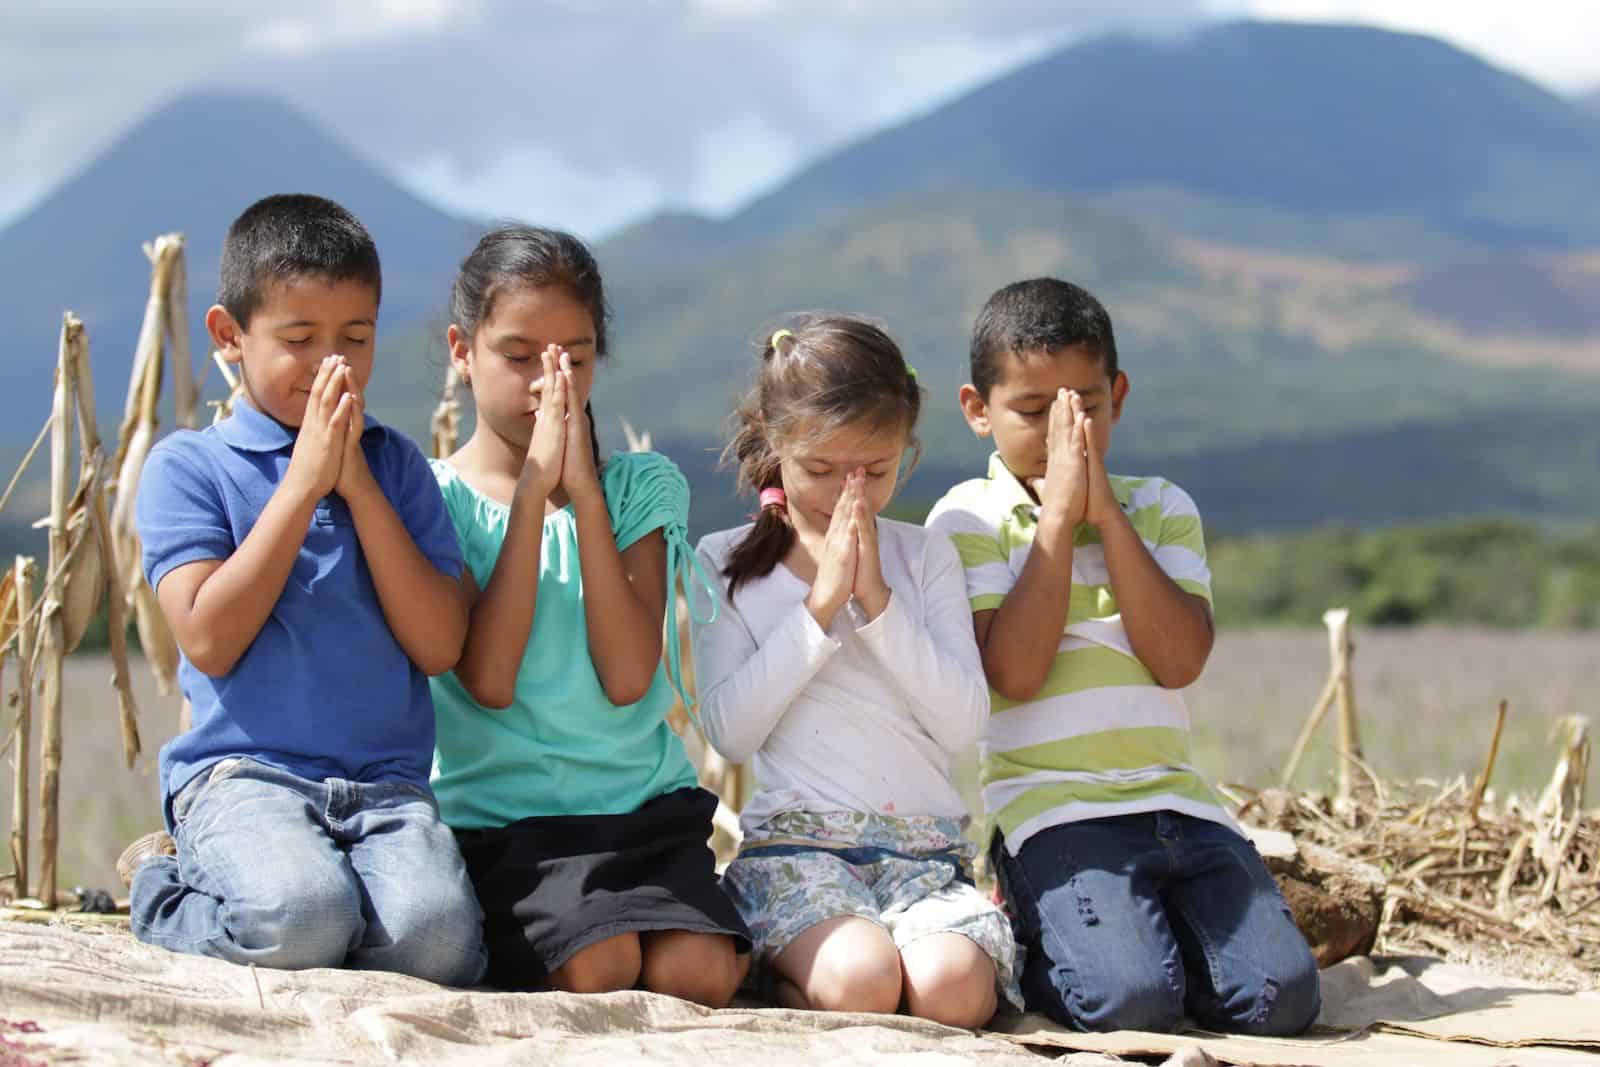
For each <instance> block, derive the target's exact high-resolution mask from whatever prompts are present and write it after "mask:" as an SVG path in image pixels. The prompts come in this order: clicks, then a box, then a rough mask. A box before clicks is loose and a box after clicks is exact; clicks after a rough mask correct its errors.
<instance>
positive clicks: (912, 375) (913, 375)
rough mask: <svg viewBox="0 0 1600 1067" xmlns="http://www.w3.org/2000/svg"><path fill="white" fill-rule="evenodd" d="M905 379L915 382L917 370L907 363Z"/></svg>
mask: <svg viewBox="0 0 1600 1067" xmlns="http://www.w3.org/2000/svg"><path fill="white" fill-rule="evenodd" d="M906 377H908V378H910V379H911V380H912V381H916V380H917V368H915V367H913V366H912V365H911V364H909V363H907V364H906Z"/></svg>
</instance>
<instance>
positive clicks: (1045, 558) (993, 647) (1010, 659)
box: [977, 512, 1076, 700]
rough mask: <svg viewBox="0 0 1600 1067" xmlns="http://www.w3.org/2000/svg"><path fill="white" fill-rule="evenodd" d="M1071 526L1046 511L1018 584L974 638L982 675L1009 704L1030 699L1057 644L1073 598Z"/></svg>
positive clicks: (1046, 672)
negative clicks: (984, 628)
mask: <svg viewBox="0 0 1600 1067" xmlns="http://www.w3.org/2000/svg"><path fill="white" fill-rule="evenodd" d="M1075 530H1076V526H1075V524H1073V523H1070V522H1066V521H1065V520H1058V519H1056V518H1055V517H1054V516H1052V515H1050V514H1049V513H1048V512H1045V513H1043V514H1041V515H1040V517H1039V528H1038V530H1037V531H1036V532H1035V535H1034V539H1033V545H1032V547H1031V548H1030V549H1029V550H1028V560H1027V562H1026V563H1024V564H1023V566H1022V574H1020V575H1019V576H1018V577H1017V582H1016V585H1015V586H1013V587H1012V589H1011V592H1010V593H1008V594H1007V595H1006V598H1005V600H1004V602H1002V603H1001V605H1000V607H999V608H997V609H996V610H995V612H994V614H993V616H991V617H990V619H989V623H988V628H987V630H982V631H981V632H979V633H978V635H977V636H978V647H979V648H980V649H981V650H982V652H983V672H984V674H985V675H987V676H988V679H989V684H990V685H991V686H993V687H994V690H995V692H997V693H999V694H1000V695H1001V696H1003V697H1006V698H1007V699H1009V700H1032V699H1033V698H1034V697H1035V696H1036V695H1038V692H1039V690H1040V689H1042V688H1043V687H1044V683H1045V679H1046V678H1047V677H1049V674H1050V666H1051V664H1053V663H1054V662H1055V658H1056V650H1057V649H1058V648H1059V647H1060V645H1061V631H1062V628H1063V627H1065V626H1066V623H1067V606H1068V603H1069V601H1070V598H1071V596H1072V537H1073V534H1074V532H1075Z"/></svg>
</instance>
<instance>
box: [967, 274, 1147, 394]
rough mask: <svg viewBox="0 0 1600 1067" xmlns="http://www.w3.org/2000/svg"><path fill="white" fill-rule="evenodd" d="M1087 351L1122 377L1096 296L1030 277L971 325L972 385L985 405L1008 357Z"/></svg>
mask: <svg viewBox="0 0 1600 1067" xmlns="http://www.w3.org/2000/svg"><path fill="white" fill-rule="evenodd" d="M1063 348H1084V349H1087V350H1088V351H1089V352H1091V353H1093V354H1094V355H1095V356H1098V357H1099V358H1100V360H1101V362H1103V363H1104V364H1105V368H1106V377H1108V378H1110V379H1112V380H1113V381H1114V380H1116V377H1117V340H1116V337H1115V336H1113V334H1112V332H1111V316H1110V315H1109V314H1108V313H1107V312H1106V309H1105V306H1104V305H1102V304H1101V303H1100V301H1098V300H1096V299H1095V298H1094V294H1093V293H1091V292H1089V291H1088V290H1087V289H1084V288H1082V287H1081V286H1077V285H1073V284H1072V283H1071V282H1064V281H1061V280H1060V279H1057V278H1030V279H1029V280H1027V281H1024V282H1013V283H1011V284H1010V285H1008V286H1006V287H1005V288H1004V289H1001V290H999V291H997V292H996V293H995V294H994V295H993V296H991V297H990V298H989V300H988V302H987V303H985V304H984V305H983V310H982V311H980V312H978V318H977V321H976V322H974V323H973V324H972V353H971V355H972V386H973V388H974V389H976V390H978V395H979V396H981V397H983V398H984V399H985V400H987V399H988V398H989V390H990V389H992V388H994V384H995V383H996V382H998V381H999V380H1000V370H1001V367H1000V358H1001V357H1002V356H1004V355H1006V354H1007V353H1014V354H1018V355H1020V354H1021V353H1023V352H1031V351H1038V350H1043V351H1045V352H1051V353H1055V352H1059V351H1060V350H1062V349H1063Z"/></svg>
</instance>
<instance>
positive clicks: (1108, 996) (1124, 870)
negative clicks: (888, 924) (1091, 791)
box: [994, 811, 1321, 1035]
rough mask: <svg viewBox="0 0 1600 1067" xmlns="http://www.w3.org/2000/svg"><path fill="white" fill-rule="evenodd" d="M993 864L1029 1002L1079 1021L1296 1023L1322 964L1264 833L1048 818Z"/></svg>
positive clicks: (1108, 1024) (1280, 1028)
mask: <svg viewBox="0 0 1600 1067" xmlns="http://www.w3.org/2000/svg"><path fill="white" fill-rule="evenodd" d="M995 842H996V843H995V847H994V866H995V870H996V873H997V876H998V877H999V880H1000V885H1001V890H1002V892H1003V893H1004V894H1005V898H1006V902H1007V904H1008V906H1009V908H1010V910H1011V912H1012V916H1013V920H1014V922H1015V924H1016V927H1017V942H1018V943H1019V944H1021V945H1023V946H1025V951H1026V953H1027V959H1026V961H1025V963H1024V967H1023V972H1022V992H1023V996H1024V998H1025V999H1026V1000H1027V1003H1028V1008H1029V1009H1030V1010H1032V1011H1040V1012H1044V1013H1045V1014H1046V1015H1048V1016H1050V1017H1051V1018H1052V1019H1055V1020H1056V1021H1057V1022H1059V1023H1061V1024H1063V1025H1065V1026H1071V1027H1074V1028H1076V1029H1079V1030H1157V1031H1170V1030H1173V1029H1175V1028H1176V1027H1177V1025H1178V1023H1179V1021H1180V1020H1181V1019H1182V1018H1183V1016H1184V1014H1185V1012H1187V1013H1188V1015H1189V1017H1190V1018H1192V1019H1193V1020H1194V1021H1195V1022H1197V1023H1198V1024H1199V1025H1201V1026H1202V1027H1204V1028H1206V1029H1210V1030H1225V1031H1232V1032H1236V1033H1247V1034H1272V1035H1285V1034H1297V1033H1300V1032H1301V1031H1303V1030H1305V1029H1306V1028H1307V1027H1308V1026H1310V1025H1311V1024H1312V1022H1314V1021H1315V1020H1316V1017H1317V1012H1318V1011H1319V1010H1320V1009H1321V991H1320V988H1319V986H1318V978H1317V965H1316V961H1315V960H1314V959H1313V958H1312V956H1311V950H1310V948H1309V947H1308V946H1307V945H1306V942H1305V938H1304V937H1302V936H1301V934H1300V931H1299V930H1298V929H1297V928H1296V926H1295V924H1294V919H1293V917H1292V916H1291V915H1290V913H1289V908H1288V905H1287V904H1285V903H1284V900H1283V895H1282V894H1281V893H1280V892H1279V891H1278V886H1277V883H1276V882H1274V881H1273V880H1272V875H1271V874H1269V873H1268V871H1267V868H1266V866H1265V864H1263V863H1262V862H1261V857H1260V856H1259V855H1257V854H1256V850H1255V847H1254V846H1253V845H1251V844H1250V842H1249V841H1247V840H1245V839H1244V838H1242V837H1240V836H1239V835H1238V834H1236V833H1234V832H1233V831H1232V830H1230V829H1228V828H1227V827H1225V826H1221V825H1218V824H1217V823H1214V822H1210V821H1207V820H1205V819H1197V818H1194V817H1192V816H1189V815H1182V814H1179V813H1177V812H1172V811H1163V812H1157V813H1154V814H1142V815H1123V816H1116V817H1113V818H1104V819H1091V820H1086V821H1083V822H1073V823H1065V824H1063V825H1060V826H1054V827H1051V828H1050V829H1047V830H1042V831H1040V832H1039V833H1037V834H1035V835H1034V836H1032V837H1030V838H1028V839H1027V840H1026V841H1025V842H1023V845H1022V849H1021V851H1020V855H1017V856H1012V855H1010V854H1009V853H1008V852H1007V851H1006V848H1005V844H1004V842H1003V841H1001V840H1000V838H999V835H998V834H997V835H996V837H995Z"/></svg>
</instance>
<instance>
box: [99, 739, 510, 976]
mask: <svg viewBox="0 0 1600 1067" xmlns="http://www.w3.org/2000/svg"><path fill="white" fill-rule="evenodd" d="M172 822H173V831H172V836H173V839H174V840H175V841H176V843H177V846H178V854H177V855H176V856H158V857H156V858H155V859H151V860H147V861H146V862H145V863H144V864H142V865H141V866H140V867H139V870H138V872H137V873H136V874H135V875H134V879H133V888H132V902H131V905H130V908H129V910H130V912H131V917H132V923H133V932H134V935H135V936H136V937H138V938H139V940H141V941H144V942H147V943H148V944H152V945H160V946H162V947H163V948H167V949H171V950H172V951H174V952H190V953H194V954H196V955H200V956H214V957H216V958H218V959H224V960H228V961H230V962H233V963H254V964H257V965H259V966H262V967H280V968H286V969H299V968H305V967H353V968H358V969H364V970H383V971H398V972H400V973H402V974H409V975H413V976H415V977H418V978H425V979H427V980H429V981H433V982H441V983H444V984H446V985H472V984H473V983H475V982H477V981H478V980H479V979H480V978H481V977H482V976H483V971H484V965H485V961H486V955H485V952H484V948H483V913H482V911H481V910H480V909H479V907H478V900H477V897H476V895H475V894H474V893H473V890H472V884H471V882H469V881H468V880H467V872H466V866H465V865H464V864H463V863H462V861H461V853H460V852H459V851H458V850H457V849H456V843H455V837H454V835H453V834H451V832H450V830H449V828H448V827H446V826H445V825H444V823H442V822H441V821H440V820H439V809H438V807H437V805H436V804H435V803H434V799H433V795H432V794H431V793H429V792H428V790H427V789H425V788H423V787H421V786H415V785H409V784H406V783H404V782H380V783H376V784H365V783H361V782H349V781H345V780H344V779H341V778H329V779H327V780H326V781H322V782H312V781H307V780H306V779H303V778H298V777H296V776H295V775H292V774H289V773H287V772H286V771H281V770H277V769H276V768H273V767H268V766H265V765H263V764H260V763H257V762H255V761H254V760H249V759H240V758H235V759H226V760H223V761H221V762H220V763H216V764H213V765H212V766H211V767H209V768H207V769H206V770H204V771H202V772H201V773H200V774H199V775H197V776H196V777H195V779H194V780H193V781H191V782H190V783H189V784H187V785H186V786H184V787H183V789H181V790H180V791H179V792H178V794H177V796H175V797H174V798H173V799H172Z"/></svg>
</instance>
